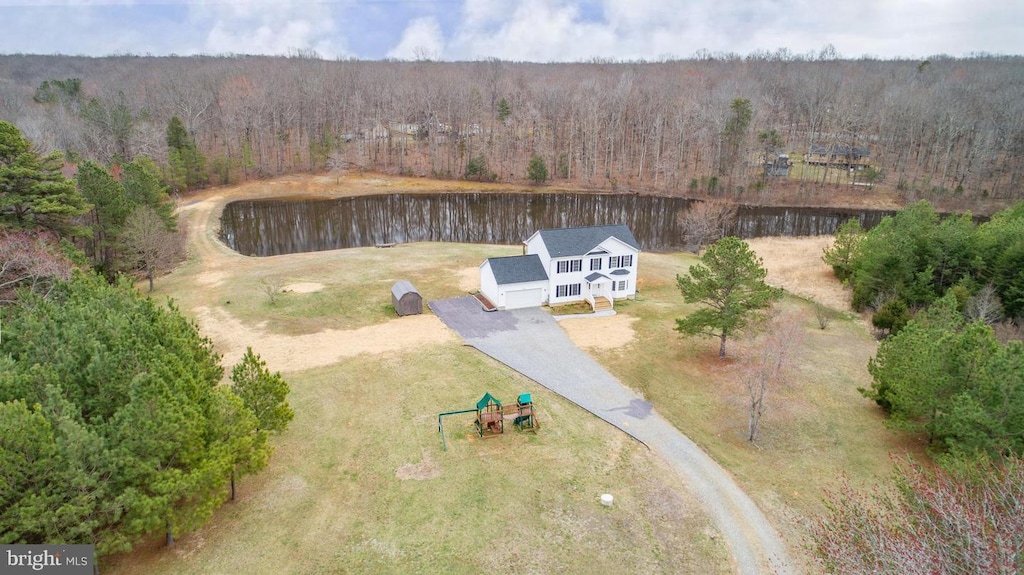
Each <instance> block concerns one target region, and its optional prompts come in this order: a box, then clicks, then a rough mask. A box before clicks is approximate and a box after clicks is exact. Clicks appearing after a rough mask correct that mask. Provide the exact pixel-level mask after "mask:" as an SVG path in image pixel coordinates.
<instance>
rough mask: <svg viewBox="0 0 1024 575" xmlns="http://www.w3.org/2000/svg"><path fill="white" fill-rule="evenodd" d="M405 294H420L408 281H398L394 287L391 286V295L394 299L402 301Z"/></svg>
mask: <svg viewBox="0 0 1024 575" xmlns="http://www.w3.org/2000/svg"><path fill="white" fill-rule="evenodd" d="M407 293H414V294H416V295H420V292H418V291H416V288H415V287H413V285H412V282H410V281H409V280H398V281H396V282H395V285H393V286H391V295H392V296H394V297H395V299H402V296H403V295H405V294H407Z"/></svg>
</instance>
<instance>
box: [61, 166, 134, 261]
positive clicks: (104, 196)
mask: <svg viewBox="0 0 1024 575" xmlns="http://www.w3.org/2000/svg"><path fill="white" fill-rule="evenodd" d="M75 180H76V182H77V184H78V189H79V191H80V192H81V194H82V197H84V198H85V199H86V200H88V201H89V202H90V203H91V204H92V206H93V208H92V211H91V212H90V213H89V214H88V216H87V221H88V223H89V229H90V231H91V237H90V238H89V240H88V241H87V242H86V255H88V256H89V257H90V258H92V260H93V263H94V264H95V265H96V266H97V267H98V268H99V269H101V270H103V272H104V273H105V274H106V275H107V276H108V277H113V274H114V272H115V271H116V269H115V265H114V260H115V258H116V255H117V252H116V248H117V239H118V236H119V235H120V234H121V229H122V228H123V226H124V222H125V219H126V218H127V217H128V214H129V213H131V208H132V206H131V204H130V203H129V201H128V197H127V196H126V195H125V191H124V186H122V185H121V183H120V182H118V181H117V180H115V179H114V178H113V176H111V175H110V174H109V173H108V172H107V170H105V169H103V167H101V166H100V165H99V164H97V163H95V162H92V161H87V162H83V163H82V164H81V165H80V166H79V167H78V174H77V175H76V176H75Z"/></svg>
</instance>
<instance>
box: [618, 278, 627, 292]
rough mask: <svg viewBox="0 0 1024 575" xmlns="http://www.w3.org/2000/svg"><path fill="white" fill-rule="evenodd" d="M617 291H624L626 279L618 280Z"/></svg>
mask: <svg viewBox="0 0 1024 575" xmlns="http://www.w3.org/2000/svg"><path fill="white" fill-rule="evenodd" d="M619 291H626V280H622V281H620V282H619Z"/></svg>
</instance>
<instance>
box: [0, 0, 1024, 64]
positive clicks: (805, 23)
mask: <svg viewBox="0 0 1024 575" xmlns="http://www.w3.org/2000/svg"><path fill="white" fill-rule="evenodd" d="M0 25H2V27H3V32H2V33H0V53H7V54H11V53H32V54H56V53H60V54H76V55H78V54H80V55H88V56H104V55H109V54H124V53H131V54H138V55H145V54H152V55H166V54H180V55H193V54H226V53H233V54H288V53H289V52H294V51H295V50H309V49H312V50H316V52H318V53H319V54H320V55H321V56H322V57H324V58H332V59H333V58H338V57H342V58H360V59H369V60H377V59H381V58H400V59H417V58H430V59H434V60H479V59H484V58H492V57H493V58H499V59H503V60H528V61H536V62H552V61H563V62H564V61H569V62H572V61H579V60H588V59H591V58H608V59H614V60H639V59H644V60H659V59H664V58H667V57H678V58H685V57H690V56H692V55H693V54H694V53H695V52H697V51H698V50H708V51H711V52H735V53H739V54H741V55H746V54H749V53H750V52H752V51H755V50H775V49H777V48H788V49H789V50H790V51H791V52H793V53H797V54H804V53H807V52H809V51H814V52H817V51H819V50H821V49H822V48H823V47H824V46H826V45H827V44H831V45H833V46H835V48H836V50H837V51H838V52H839V53H840V54H841V55H843V56H845V57H859V56H863V55H870V56H875V57H879V58H893V57H900V58H923V57H926V56H930V55H934V54H943V53H944V54H949V55H953V56H962V55H965V54H968V53H971V52H990V53H994V54H1022V53H1024V0H842V1H835V2H833V1H832V0H20V1H19V0H0Z"/></svg>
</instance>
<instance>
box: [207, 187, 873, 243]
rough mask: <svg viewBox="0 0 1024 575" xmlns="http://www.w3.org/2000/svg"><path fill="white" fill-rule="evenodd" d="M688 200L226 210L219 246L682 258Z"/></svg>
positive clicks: (749, 229)
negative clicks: (574, 238)
mask: <svg viewBox="0 0 1024 575" xmlns="http://www.w3.org/2000/svg"><path fill="white" fill-rule="evenodd" d="M691 201H692V200H688V199H685V198H669V197H662V196H641V195H629V194H584V193H558V194H532V193H500V194H498V193H439V194H388V195H375V196H357V197H349V198H340V199H332V200H311V199H301V200H292V199H275V200H242V201H235V202H231V203H229V204H228V205H227V206H225V207H224V213H223V215H222V216H221V229H220V237H221V239H222V240H223V241H224V243H225V244H227V245H228V246H229V247H231V248H232V249H234V250H236V251H238V252H239V253H242V254H245V255H254V256H272V255H281V254H290V253H299V252H313V251H321V250H333V249H339V248H355V247H369V246H375V245H383V244H395V243H407V242H459V243H473V244H508V245H514V244H519V243H521V242H522V241H523V240H525V239H526V238H528V237H530V235H532V234H533V233H534V232H535V231H537V230H539V229H550V228H562V227H578V226H594V225H605V224H620V223H621V224H626V225H627V226H629V228H630V229H631V230H632V231H633V235H634V236H636V239H637V241H638V242H640V246H641V248H642V249H643V250H645V251H653V252H668V251H679V250H683V249H686V245H685V244H684V239H683V232H682V227H681V224H680V216H681V215H682V214H683V213H684V212H685V211H686V210H687V209H688V208H689V206H690V203H691ZM891 213H892V212H888V211H865V210H847V209H833V208H769V207H752V206H743V207H740V209H739V210H738V212H737V216H736V221H735V222H734V223H733V226H732V229H730V230H729V233H730V234H732V235H736V236H739V237H742V238H753V237H762V236H815V235H822V234H832V233H835V231H836V229H837V228H838V227H839V225H840V224H842V223H843V222H845V221H846V220H848V219H850V218H857V219H858V220H860V222H861V225H862V226H864V227H865V228H870V227H871V226H873V225H875V224H877V223H878V222H879V221H881V219H882V218H883V217H884V216H886V215H890V214H891Z"/></svg>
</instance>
